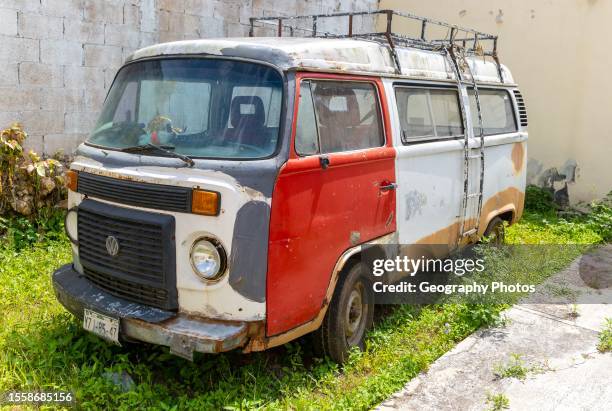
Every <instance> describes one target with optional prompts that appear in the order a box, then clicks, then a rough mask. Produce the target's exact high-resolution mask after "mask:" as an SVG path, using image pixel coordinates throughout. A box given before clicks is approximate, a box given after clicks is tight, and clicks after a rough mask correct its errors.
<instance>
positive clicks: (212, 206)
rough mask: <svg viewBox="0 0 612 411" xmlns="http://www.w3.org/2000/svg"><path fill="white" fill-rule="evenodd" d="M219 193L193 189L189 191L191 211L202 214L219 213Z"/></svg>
mask: <svg viewBox="0 0 612 411" xmlns="http://www.w3.org/2000/svg"><path fill="white" fill-rule="evenodd" d="M220 205H221V194H219V193H216V192H214V191H205V190H197V189H194V190H193V191H192V192H191V212H192V213H194V214H202V215H213V216H214V215H219V209H220Z"/></svg>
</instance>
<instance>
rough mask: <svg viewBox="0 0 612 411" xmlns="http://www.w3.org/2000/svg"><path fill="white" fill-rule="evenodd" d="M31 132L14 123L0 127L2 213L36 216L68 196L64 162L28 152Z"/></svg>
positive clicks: (0, 206)
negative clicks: (27, 143)
mask: <svg viewBox="0 0 612 411" xmlns="http://www.w3.org/2000/svg"><path fill="white" fill-rule="evenodd" d="M27 137H28V135H27V134H26V132H25V131H24V130H23V128H22V127H21V125H19V124H17V123H15V124H13V125H12V126H11V127H9V128H7V129H5V130H2V131H0V215H10V214H17V215H22V216H32V217H34V218H35V217H36V216H37V215H38V214H39V211H40V210H43V209H45V208H49V207H52V206H54V205H55V204H57V203H58V202H59V201H61V200H62V199H64V198H65V197H66V188H65V187H64V181H65V180H64V166H63V165H62V163H61V162H60V161H58V159H56V158H47V159H42V158H41V157H40V156H39V155H38V154H36V153H34V152H33V151H32V150H30V151H29V152H27V153H26V152H25V151H24V148H23V143H24V142H25V140H26V139H27Z"/></svg>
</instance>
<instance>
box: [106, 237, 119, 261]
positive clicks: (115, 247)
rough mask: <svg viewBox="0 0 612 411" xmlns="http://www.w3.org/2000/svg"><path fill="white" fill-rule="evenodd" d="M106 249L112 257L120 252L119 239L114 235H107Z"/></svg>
mask: <svg viewBox="0 0 612 411" xmlns="http://www.w3.org/2000/svg"><path fill="white" fill-rule="evenodd" d="M106 251H107V252H108V255H110V256H111V257H114V256H116V255H117V254H119V240H117V238H116V237H113V236H112V235H109V236H108V237H106Z"/></svg>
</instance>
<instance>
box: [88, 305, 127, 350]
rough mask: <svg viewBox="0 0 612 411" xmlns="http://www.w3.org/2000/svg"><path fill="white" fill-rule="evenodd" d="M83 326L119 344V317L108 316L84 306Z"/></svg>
mask: <svg viewBox="0 0 612 411" xmlns="http://www.w3.org/2000/svg"><path fill="white" fill-rule="evenodd" d="M83 328H85V329H86V330H87V331H90V332H92V333H94V334H96V335H97V336H99V337H102V338H104V339H105V340H107V341H110V342H112V343H115V344H117V345H121V344H119V319H117V318H113V317H108V316H106V315H102V314H100V313H97V312H95V311H91V310H88V309H87V308H86V309H85V315H84V318H83Z"/></svg>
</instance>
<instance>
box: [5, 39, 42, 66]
mask: <svg viewBox="0 0 612 411" xmlns="http://www.w3.org/2000/svg"><path fill="white" fill-rule="evenodd" d="M38 57H39V56H38V40H32V39H21V38H13V37H3V38H2V47H0V61H1V62H2V64H5V63H20V62H22V61H38Z"/></svg>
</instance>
